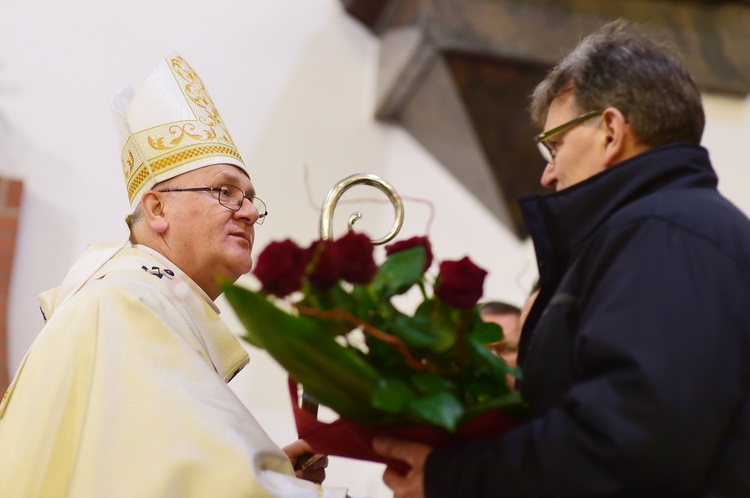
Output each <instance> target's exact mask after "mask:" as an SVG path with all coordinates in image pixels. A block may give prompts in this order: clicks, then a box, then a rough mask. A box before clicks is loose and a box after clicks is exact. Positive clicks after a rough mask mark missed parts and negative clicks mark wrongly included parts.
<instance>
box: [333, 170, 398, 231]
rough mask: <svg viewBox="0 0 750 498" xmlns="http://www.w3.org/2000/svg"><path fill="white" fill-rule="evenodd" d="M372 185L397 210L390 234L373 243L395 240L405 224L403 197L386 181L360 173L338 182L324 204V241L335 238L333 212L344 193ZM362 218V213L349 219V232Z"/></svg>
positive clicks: (372, 175) (369, 174)
mask: <svg viewBox="0 0 750 498" xmlns="http://www.w3.org/2000/svg"><path fill="white" fill-rule="evenodd" d="M359 184H364V185H370V186H372V187H376V188H378V189H379V190H381V191H382V192H383V193H385V195H386V196H387V197H388V200H389V201H391V204H392V205H393V209H394V210H395V218H394V220H393V227H391V230H390V232H388V234H386V235H385V236H384V237H381V238H379V239H373V240H371V242H372V243H373V244H375V245H380V244H385V243H386V242H388V241H390V240H391V239H393V238H394V237H395V236H396V235H397V234H398V232H399V230H401V227H402V225H403V224H404V203H403V201H402V200H401V196H400V195H398V192H396V190H395V189H394V188H393V187H392V186H391V185H390V184H389V183H388V182H386V181H385V180H383V179H382V178H380V177H379V176H377V175H374V174H371V173H358V174H355V175H351V176H348V177H346V178H344V179H343V180H341V181H340V182H338V183H337V184H336V185H334V186H333V188H331V190H330V191H329V192H328V196H327V197H326V200H325V201H324V202H323V212H322V213H321V215H320V238H321V239H323V240H327V239H331V238H333V211H334V210H335V209H336V203H337V202H338V200H339V198H340V197H341V196H342V195H343V193H344V192H346V191H347V190H349V189H350V188H351V187H353V186H354V185H359ZM361 217H362V214H361V213H355V214H353V215H352V216H350V217H349V230H351V229H352V227H353V225H354V222H355V221H357V220H358V219H359V218H361Z"/></svg>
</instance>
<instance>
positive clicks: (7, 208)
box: [0, 176, 23, 392]
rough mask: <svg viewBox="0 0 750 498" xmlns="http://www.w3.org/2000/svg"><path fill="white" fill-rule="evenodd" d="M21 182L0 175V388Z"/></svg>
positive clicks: (3, 382)
mask: <svg viewBox="0 0 750 498" xmlns="http://www.w3.org/2000/svg"><path fill="white" fill-rule="evenodd" d="M22 190H23V183H22V182H20V181H18V180H11V179H7V178H3V177H1V176H0V392H4V391H5V388H6V387H7V386H8V375H9V374H8V341H7V339H8V292H9V290H10V272H11V269H12V268H13V253H14V252H15V247H16V234H17V233H18V214H19V208H20V207H21V191H22Z"/></svg>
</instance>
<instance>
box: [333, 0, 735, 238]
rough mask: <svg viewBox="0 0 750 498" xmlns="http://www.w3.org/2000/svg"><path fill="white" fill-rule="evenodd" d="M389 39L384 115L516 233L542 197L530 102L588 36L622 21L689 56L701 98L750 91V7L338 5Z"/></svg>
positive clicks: (711, 1) (464, 2) (434, 1)
mask: <svg viewBox="0 0 750 498" xmlns="http://www.w3.org/2000/svg"><path fill="white" fill-rule="evenodd" d="M342 4H343V6H344V8H345V10H346V11H347V12H348V13H349V14H350V15H351V16H353V17H354V18H356V19H357V20H359V21H360V22H361V23H363V24H364V25H365V26H367V27H368V28H369V29H370V30H371V31H372V32H373V33H374V34H375V35H377V36H378V37H379V38H380V40H381V52H380V61H379V69H378V82H377V96H376V97H377V98H376V102H377V107H376V111H375V116H376V118H377V119H380V120H383V121H389V122H397V123H399V124H401V125H402V126H404V127H405V128H406V129H407V130H408V131H409V132H410V133H411V134H412V135H413V136H414V137H415V138H416V139H417V140H418V141H419V142H420V143H422V145H423V146H424V147H425V148H426V149H427V150H429V151H430V153H431V154H433V156H434V157H435V158H436V159H438V160H439V161H440V162H441V164H442V165H443V166H444V167H445V168H446V169H447V170H449V171H450V172H451V173H452V174H453V175H454V176H455V177H456V178H457V179H458V180H459V181H461V182H462V183H463V184H464V185H465V187H466V188H467V189H468V190H469V191H470V192H472V193H473V194H474V195H475V196H476V197H477V198H478V199H479V200H480V202H482V203H483V204H484V205H485V206H486V207H487V209H488V210H490V211H491V212H492V213H493V214H494V215H495V216H496V217H497V218H498V219H499V220H500V221H502V222H503V223H504V224H506V226H508V227H509V228H510V229H511V230H512V231H513V232H514V233H516V235H517V236H518V237H519V238H524V237H525V236H526V230H525V228H524V225H523V221H522V219H521V214H520V211H519V209H518V206H517V203H516V199H517V198H518V197H519V196H523V195H529V194H535V193H541V192H543V189H542V188H541V186H540V185H539V177H540V175H541V172H542V169H543V168H544V160H543V159H542V158H541V156H539V154H538V152H537V150H536V146H535V144H534V142H533V140H532V138H531V137H532V136H533V134H534V133H537V132H538V130H536V129H534V128H533V126H532V125H531V122H530V119H529V117H528V114H527V110H526V109H527V105H528V96H529V94H530V93H531V91H532V90H533V88H534V87H535V86H536V84H537V83H538V82H539V81H541V80H542V79H543V77H544V74H545V73H546V71H547V70H548V69H549V68H550V67H551V66H552V65H553V64H554V63H555V62H557V61H558V60H559V59H560V58H561V57H562V56H564V55H565V53H567V51H569V50H570V49H572V48H573V47H574V46H575V44H576V43H577V41H578V40H579V39H580V36H581V34H582V33H583V34H585V33H589V32H592V31H594V30H596V29H597V28H598V27H600V26H601V25H603V24H604V23H606V22H607V21H610V20H613V19H616V18H625V19H630V20H633V21H637V22H641V23H643V24H644V27H645V29H646V31H648V32H651V33H652V34H654V35H656V36H658V37H660V38H662V39H665V40H667V41H669V42H671V43H673V44H674V45H676V46H677V48H678V49H679V50H680V51H681V52H682V54H683V55H684V57H685V64H686V65H687V67H688V69H689V70H690V71H691V73H692V74H693V76H694V77H695V79H696V81H697V83H698V85H699V86H700V88H701V90H702V91H704V92H714V93H726V94H732V95H746V94H748V93H750V50H749V48H750V0H734V1H726V0H725V1H722V0H662V1H658V0H652V1H647V0H608V1H607V2H592V1H590V0H342Z"/></svg>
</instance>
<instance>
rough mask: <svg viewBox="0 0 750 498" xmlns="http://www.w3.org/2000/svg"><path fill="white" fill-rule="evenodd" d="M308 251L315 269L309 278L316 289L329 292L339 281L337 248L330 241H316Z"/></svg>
mask: <svg viewBox="0 0 750 498" xmlns="http://www.w3.org/2000/svg"><path fill="white" fill-rule="evenodd" d="M307 251H308V253H309V255H310V257H311V258H312V262H313V269H312V271H311V272H310V274H309V275H308V276H307V278H308V280H310V283H311V284H312V285H313V286H314V287H315V288H317V289H319V290H322V291H327V290H328V289H330V288H331V287H333V285H334V284H335V283H336V281H337V280H338V279H339V272H340V269H339V261H338V260H339V258H338V257H337V256H336V247H335V246H334V245H333V243H332V242H331V241H329V240H316V241H315V242H313V243H312V245H310V247H309V249H308V250H307Z"/></svg>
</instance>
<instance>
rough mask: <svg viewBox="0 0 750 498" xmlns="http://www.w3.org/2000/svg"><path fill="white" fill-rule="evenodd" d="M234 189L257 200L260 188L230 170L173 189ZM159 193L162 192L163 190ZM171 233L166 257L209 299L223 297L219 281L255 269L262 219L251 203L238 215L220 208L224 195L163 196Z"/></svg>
mask: <svg viewBox="0 0 750 498" xmlns="http://www.w3.org/2000/svg"><path fill="white" fill-rule="evenodd" d="M222 185H232V186H235V187H238V188H239V189H241V190H242V191H243V192H244V193H245V196H247V197H249V198H252V197H253V196H254V195H255V188H254V187H253V183H252V181H251V180H250V178H248V176H247V175H246V174H245V173H244V172H243V171H242V170H240V169H239V168H238V167H236V166H233V165H229V164H216V165H213V166H206V167H203V168H199V169H196V170H193V171H190V172H188V173H184V174H182V175H180V176H178V177H176V178H175V179H174V180H172V181H170V184H169V189H185V188H203V187H220V186H222ZM156 190H158V187H157V189H156ZM160 195H162V196H165V197H164V209H165V214H166V219H167V221H168V229H167V230H166V231H165V232H164V233H163V239H164V243H165V244H166V252H167V254H165V256H167V257H168V258H169V259H170V260H171V261H172V262H174V263H175V264H176V265H177V266H179V267H180V269H181V270H182V271H184V272H185V273H186V274H187V275H188V276H189V277H191V278H192V279H193V280H194V281H195V282H196V283H197V284H198V285H199V286H201V288H203V290H205V291H206V293H207V294H208V295H209V296H210V297H211V298H212V299H215V298H216V297H217V296H218V294H219V293H218V285H217V284H216V277H218V276H222V277H225V278H228V279H230V280H232V281H235V280H237V279H238V278H239V277H240V276H241V275H244V274H245V273H247V272H249V271H250V269H251V268H252V265H253V259H252V255H251V252H252V249H253V243H254V241H255V227H254V225H255V222H256V221H257V220H258V217H259V213H258V210H257V209H256V208H255V206H254V205H253V203H252V202H251V201H250V200H249V199H242V203H241V205H240V208H239V209H238V210H237V211H232V210H231V209H228V208H227V207H225V206H223V205H221V204H219V202H218V200H219V198H218V196H219V192H218V191H198V192H193V191H188V192H185V191H182V192H163V193H162V194H160Z"/></svg>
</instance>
